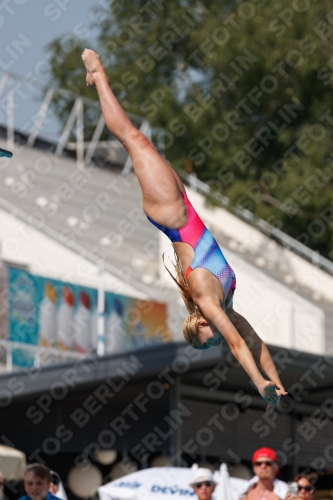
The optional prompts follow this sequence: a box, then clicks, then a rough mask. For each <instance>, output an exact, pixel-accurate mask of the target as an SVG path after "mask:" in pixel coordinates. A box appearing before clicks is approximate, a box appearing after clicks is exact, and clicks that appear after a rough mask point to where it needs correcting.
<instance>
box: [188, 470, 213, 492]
mask: <svg viewBox="0 0 333 500" xmlns="http://www.w3.org/2000/svg"><path fill="white" fill-rule="evenodd" d="M202 481H210V482H211V483H213V484H215V485H216V484H217V482H216V481H215V479H214V476H213V473H212V471H211V470H209V469H204V468H202V467H199V468H198V469H196V470H195V471H194V477H193V481H192V482H191V483H190V486H191V487H192V488H194V486H195V485H196V483H201V482H202Z"/></svg>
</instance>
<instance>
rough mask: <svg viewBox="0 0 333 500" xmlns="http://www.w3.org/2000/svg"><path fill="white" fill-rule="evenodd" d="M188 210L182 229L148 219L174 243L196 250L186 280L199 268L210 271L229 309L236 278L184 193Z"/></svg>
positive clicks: (186, 273)
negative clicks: (183, 244) (229, 296)
mask: <svg viewBox="0 0 333 500" xmlns="http://www.w3.org/2000/svg"><path fill="white" fill-rule="evenodd" d="M182 195H183V198H184V201H185V203H186V208H187V217H188V218H187V222H186V224H185V225H184V226H183V227H181V228H180V229H169V228H167V227H165V226H161V225H160V224H157V222H155V221H153V220H152V219H150V218H149V217H148V220H149V221H150V222H151V223H152V224H154V226H156V227H157V228H158V229H160V230H161V231H163V233H164V234H166V235H167V237H168V238H169V239H170V240H171V241H172V242H173V243H174V242H181V243H188V244H189V245H190V246H191V247H192V248H193V250H194V258H193V261H192V262H191V265H190V266H189V267H188V268H187V270H186V271H185V278H187V277H188V275H189V274H190V272H191V271H193V269H197V268H199V267H201V268H203V269H207V271H210V272H211V273H212V274H213V275H214V276H215V277H216V278H217V279H218V280H219V282H220V283H221V285H222V289H223V292H224V303H225V308H226V309H228V308H229V307H231V306H232V300H233V294H232V296H231V298H229V300H228V303H226V302H225V301H226V299H227V297H228V294H229V291H230V290H235V288H236V276H235V273H234V272H233V270H232V269H231V267H230V265H229V264H228V262H227V261H226V258H225V257H224V255H223V253H222V251H221V249H220V247H219V246H218V244H217V242H216V240H215V239H214V238H213V236H212V234H211V233H210V232H209V231H208V229H207V228H206V226H205V225H204V223H203V222H202V220H201V219H200V217H199V216H198V214H197V213H196V211H195V210H194V208H193V207H192V205H191V203H190V200H189V199H188V198H187V196H186V194H185V193H182Z"/></svg>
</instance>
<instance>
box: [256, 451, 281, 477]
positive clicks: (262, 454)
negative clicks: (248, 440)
mask: <svg viewBox="0 0 333 500" xmlns="http://www.w3.org/2000/svg"><path fill="white" fill-rule="evenodd" d="M262 457H264V458H269V459H270V460H273V462H275V463H276V464H277V463H278V461H277V456H276V453H275V451H274V450H272V448H259V450H256V451H255V452H254V453H253V456H252V463H253V464H254V462H256V461H257V460H258V458H262ZM276 473H277V474H278V473H279V470H277V471H276Z"/></svg>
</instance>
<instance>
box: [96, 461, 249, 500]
mask: <svg viewBox="0 0 333 500" xmlns="http://www.w3.org/2000/svg"><path fill="white" fill-rule="evenodd" d="M194 470H195V469H194V468H192V469H187V468H182V467H153V468H150V469H144V470H140V471H137V472H133V473H132V474H128V475H127V476H124V477H122V478H121V479H117V480H116V481H112V482H111V483H108V484H105V485H104V486H100V487H99V488H98V495H99V498H100V500H186V499H189V500H190V499H192V498H193V500H194V499H196V495H195V494H194V491H193V489H192V488H191V487H190V486H189V483H190V482H191V481H192V480H193V476H194ZM214 479H215V480H216V482H217V483H218V485H217V487H216V489H215V492H214V495H213V498H214V500H237V499H238V498H239V496H240V494H241V493H242V492H243V491H244V490H245V489H246V487H247V485H248V483H249V482H248V481H246V480H244V479H236V478H230V476H229V474H228V471H227V466H226V465H225V464H222V466H221V469H220V471H219V472H215V474H214Z"/></svg>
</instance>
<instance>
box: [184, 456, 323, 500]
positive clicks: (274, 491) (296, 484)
mask: <svg viewBox="0 0 333 500" xmlns="http://www.w3.org/2000/svg"><path fill="white" fill-rule="evenodd" d="M252 467H253V473H254V477H253V478H252V479H251V480H250V481H249V482H248V483H247V486H246V489H245V490H244V491H243V492H242V493H241V494H240V496H239V500H241V499H242V500H313V498H314V492H315V486H314V477H313V476H312V475H311V474H307V473H305V472H304V473H301V474H297V476H296V477H295V478H294V479H293V481H291V482H290V483H285V482H284V481H280V480H279V479H278V478H277V476H278V474H279V472H280V471H279V464H278V460H277V455H276V453H275V451H274V450H272V449H271V448H259V449H258V450H256V451H255V452H254V453H253V456H252ZM216 484H217V483H216V481H215V479H214V475H213V473H212V471H211V470H209V469H205V468H199V469H197V470H196V472H195V477H194V478H193V482H192V483H191V484H190V486H191V487H192V488H193V489H194V492H195V494H196V495H197V497H198V500H212V495H213V492H214V490H215V487H216Z"/></svg>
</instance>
